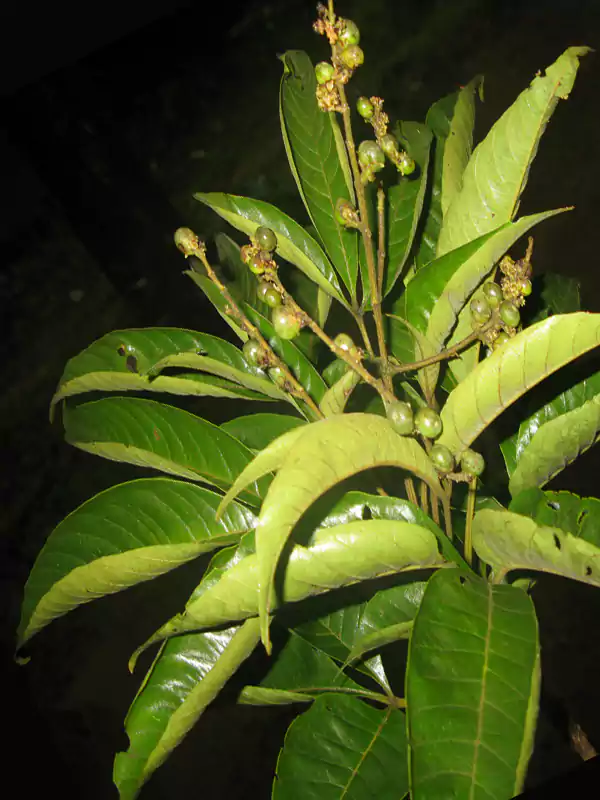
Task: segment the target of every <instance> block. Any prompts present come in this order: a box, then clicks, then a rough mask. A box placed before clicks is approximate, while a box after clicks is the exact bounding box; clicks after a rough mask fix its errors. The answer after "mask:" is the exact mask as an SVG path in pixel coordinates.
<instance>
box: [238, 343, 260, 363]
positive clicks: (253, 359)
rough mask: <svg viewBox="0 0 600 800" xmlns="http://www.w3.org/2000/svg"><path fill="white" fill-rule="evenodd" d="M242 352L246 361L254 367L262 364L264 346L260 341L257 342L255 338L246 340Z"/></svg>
mask: <svg viewBox="0 0 600 800" xmlns="http://www.w3.org/2000/svg"><path fill="white" fill-rule="evenodd" d="M242 353H243V354H244V358H245V359H246V361H247V362H248V363H249V364H252V366H254V367H258V366H260V364H261V362H262V360H263V357H264V353H263V350H262V347H261V346H260V345H259V343H258V342H255V341H254V339H248V341H247V342H245V344H244V346H243V347H242Z"/></svg>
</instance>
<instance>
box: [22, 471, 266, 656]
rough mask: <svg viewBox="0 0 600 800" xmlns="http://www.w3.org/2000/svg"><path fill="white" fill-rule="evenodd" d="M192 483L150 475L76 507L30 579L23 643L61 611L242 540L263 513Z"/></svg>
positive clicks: (51, 538) (50, 540) (45, 549)
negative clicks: (222, 507)
mask: <svg viewBox="0 0 600 800" xmlns="http://www.w3.org/2000/svg"><path fill="white" fill-rule="evenodd" d="M220 499H221V497H220V495H217V494H215V493H214V492H211V491H209V490H208V489H205V488H203V487H200V486H196V485H195V484H192V483H184V482H183V481H175V480H172V479H170V478H143V479H141V480H136V481H131V482H130V483H123V484H120V485H118V486H113V487H112V488H110V489H107V490H106V491H104V492H101V493H100V494H98V495H96V496H95V497H92V498H91V499H90V500H88V501H87V502H86V503H84V504H83V505H82V506H80V507H79V508H77V509H76V510H75V511H73V512H71V514H69V516H68V517H66V518H65V519H64V520H63V521H62V522H61V523H60V524H59V525H58V526H57V527H56V528H55V529H54V531H53V532H52V533H51V534H50V536H49V538H48V540H47V542H46V544H45V545H44V547H43V548H42V550H41V552H40V553H39V555H38V557H37V559H36V561H35V563H34V565H33V568H32V570H31V573H30V575H29V579H28V581H27V584H26V586H25V595H24V598H23V607H22V612H21V623H20V626H19V644H18V646H19V647H21V646H22V645H23V644H24V643H25V642H26V641H27V640H28V639H30V638H31V637H32V636H33V635H34V634H35V633H37V632H38V631H39V630H41V629H42V628H43V627H45V626H46V625H48V624H49V623H50V622H51V621H52V620H53V619H55V618H56V617H59V616H62V615H63V614H66V613H67V611H70V610H71V609H73V608H76V607H77V606H79V605H81V604H82V603H87V602H89V601H91V600H94V599H95V598H97V597H102V596H103V595H105V594H112V593H114V592H118V591H120V590H121V589H125V588H126V587H127V586H133V585H135V584H136V583H140V582H141V581H147V580H151V579H152V578H154V577H156V576H157V575H161V574H163V573H165V572H168V571H169V570H171V569H174V568H175V567H177V566H178V565H179V564H183V563H185V562H186V561H189V560H190V559H192V558H195V557H196V556H198V555H200V554H201V553H205V552H208V551H210V550H213V549H215V548H217V547H222V546H223V545H226V544H230V543H232V542H235V541H237V540H238V538H239V536H240V533H242V532H244V531H247V530H249V529H250V528H253V527H254V525H255V524H256V519H255V517H254V515H253V514H252V512H251V511H250V510H249V509H247V508H244V506H241V505H238V504H237V503H234V504H232V505H230V506H229V508H228V509H227V512H226V513H225V514H224V515H223V516H222V517H221V518H220V519H219V520H218V521H217V519H216V517H215V513H216V510H217V506H218V504H219V501H220Z"/></svg>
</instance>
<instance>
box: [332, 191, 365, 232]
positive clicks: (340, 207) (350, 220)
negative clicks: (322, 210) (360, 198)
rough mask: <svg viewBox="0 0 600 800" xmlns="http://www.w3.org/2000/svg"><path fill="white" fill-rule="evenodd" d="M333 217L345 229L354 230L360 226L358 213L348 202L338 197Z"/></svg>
mask: <svg viewBox="0 0 600 800" xmlns="http://www.w3.org/2000/svg"><path fill="white" fill-rule="evenodd" d="M334 215H335V218H336V220H337V221H338V222H339V223H340V225H343V226H344V227H345V228H356V227H358V225H359V224H360V217H359V216H358V211H357V210H356V209H355V208H354V206H353V205H352V203H351V202H350V201H349V200H346V199H345V198H343V197H338V199H337V200H336V203H335V211H334Z"/></svg>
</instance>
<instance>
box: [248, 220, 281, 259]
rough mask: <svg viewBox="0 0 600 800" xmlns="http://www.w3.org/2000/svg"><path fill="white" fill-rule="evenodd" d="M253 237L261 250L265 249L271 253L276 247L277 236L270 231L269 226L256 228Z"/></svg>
mask: <svg viewBox="0 0 600 800" xmlns="http://www.w3.org/2000/svg"><path fill="white" fill-rule="evenodd" d="M254 238H255V240H256V244H257V245H258V246H259V247H260V249H261V250H267V251H268V252H269V253H271V252H272V251H273V250H275V248H276V247H277V236H275V232H274V231H272V230H271V228H265V226H264V225H261V226H260V228H257V229H256V231H255V233H254Z"/></svg>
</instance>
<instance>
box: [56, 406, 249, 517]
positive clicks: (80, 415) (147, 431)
mask: <svg viewBox="0 0 600 800" xmlns="http://www.w3.org/2000/svg"><path fill="white" fill-rule="evenodd" d="M64 423H65V435H66V439H67V441H68V442H69V444H72V445H74V446H75V447H79V448H80V449H81V450H86V451H87V452H89V453H94V454H95V455H98V456H102V457H103V458H108V459H110V460H112V461H124V462H126V463H128V464H136V465H137V466H141V467H151V468H152V469H158V470H161V471H162V472H167V473H169V474H171V475H177V476H179V477H182V478H187V479H188V480H192V481H203V482H205V483H210V484H212V485H213V486H218V487H219V488H220V489H225V488H227V487H228V486H231V484H232V483H233V482H234V480H235V478H236V477H237V475H239V473H240V472H242V470H243V469H244V467H246V466H247V464H248V463H250V461H251V460H252V456H253V453H252V452H251V451H250V450H248V448H247V447H244V445H243V444H241V442H238V441H237V439H234V438H233V436H230V435H229V434H228V433H226V431H224V430H222V429H221V428H219V427H218V426H217V425H212V424H211V423H210V422H207V421H206V420H204V419H201V418H200V417H196V416H194V414H189V413H188V412H187V411H182V410H181V409H179V408H174V407H173V406H167V405H164V404H162V403H156V402H154V401H153V400H140V399H139V398H130V397H108V398H105V399H103V400H96V401H94V402H91V403H84V404H82V405H80V406H77V407H76V408H67V409H65V414H64ZM263 488H264V487H263ZM262 494H263V492H262V490H261V489H259V487H258V486H256V485H251V486H250V488H249V489H248V495H247V499H249V500H250V501H251V502H254V503H256V500H257V498H259V497H261V496H262Z"/></svg>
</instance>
